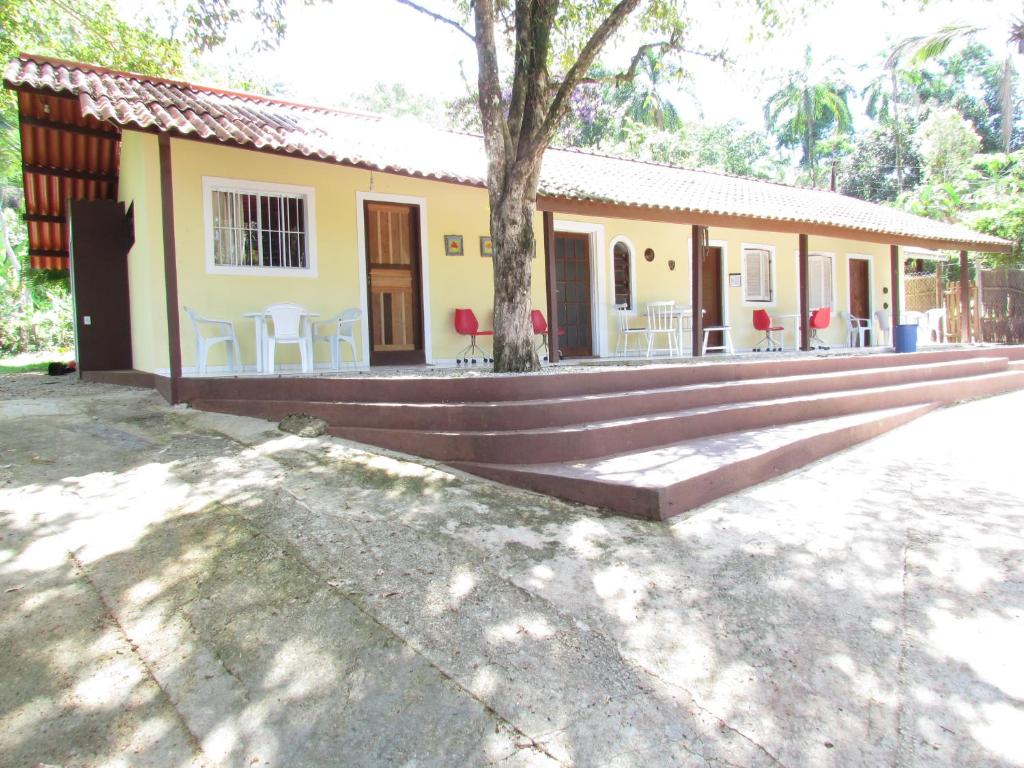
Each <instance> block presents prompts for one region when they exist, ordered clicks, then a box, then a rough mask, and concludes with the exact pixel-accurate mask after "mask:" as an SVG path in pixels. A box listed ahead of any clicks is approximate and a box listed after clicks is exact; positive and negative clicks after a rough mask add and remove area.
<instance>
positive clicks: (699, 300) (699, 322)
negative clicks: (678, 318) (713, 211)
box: [690, 224, 708, 357]
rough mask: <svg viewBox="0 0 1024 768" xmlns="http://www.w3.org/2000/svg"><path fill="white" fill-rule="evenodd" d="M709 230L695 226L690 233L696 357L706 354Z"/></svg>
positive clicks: (692, 308)
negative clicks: (705, 279) (705, 277)
mask: <svg viewBox="0 0 1024 768" xmlns="http://www.w3.org/2000/svg"><path fill="white" fill-rule="evenodd" d="M707 243H708V228H707V227H702V226H701V225H699V224H694V225H693V228H692V229H691V231H690V309H691V319H690V327H691V328H693V334H692V336H691V338H692V347H691V351H692V353H693V356H694V357H700V356H701V355H703V354H704V345H703V340H704V313H703V312H702V311H701V309H702V308H703V306H704V253H705V251H706V248H707Z"/></svg>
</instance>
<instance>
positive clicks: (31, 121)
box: [18, 115, 121, 141]
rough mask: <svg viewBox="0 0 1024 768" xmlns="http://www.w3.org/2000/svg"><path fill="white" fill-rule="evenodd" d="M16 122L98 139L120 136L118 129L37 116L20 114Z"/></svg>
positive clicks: (115, 139) (118, 137)
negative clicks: (93, 126) (104, 128)
mask: <svg viewBox="0 0 1024 768" xmlns="http://www.w3.org/2000/svg"><path fill="white" fill-rule="evenodd" d="M18 122H20V123H21V124H22V125H29V126H32V127H34V128H45V129H47V130H50V131H67V132H68V133H77V134H79V135H82V136H93V137H95V138H98V139H109V140H110V141H118V140H119V139H120V138H121V133H120V131H106V130H103V129H102V128H91V127H89V126H88V125H75V124H73V123H59V122H57V121H56V120H43V119H41V118H38V117H28V116H25V115H22V116H21V117H20V118H19V120H18Z"/></svg>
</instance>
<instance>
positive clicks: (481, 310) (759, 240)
mask: <svg viewBox="0 0 1024 768" xmlns="http://www.w3.org/2000/svg"><path fill="white" fill-rule="evenodd" d="M129 135H130V134H126V136H129ZM135 136H137V137H138V138H133V139H132V140H131V141H130V142H126V146H125V149H126V153H127V154H126V160H127V159H129V158H135V157H139V158H140V159H139V160H138V161H135V160H132V161H131V163H128V162H125V163H124V164H123V166H124V168H125V169H126V171H127V172H126V173H125V174H124V175H123V179H124V180H123V182H122V189H123V190H125V193H126V194H127V192H128V190H135V189H140V190H142V189H144V190H145V193H146V194H147V195H149V196H150V197H152V194H153V192H154V191H155V194H156V197H155V198H154V199H153V203H154V205H151V206H149V210H147V211H145V213H144V214H143V212H142V211H140V215H139V217H138V219H137V220H138V221H141V220H142V219H143V218H144V219H145V222H146V224H145V225H143V226H139V229H138V239H139V241H140V242H142V241H148V243H149V247H148V248H144V249H140V246H139V245H137V246H136V249H135V251H133V254H136V255H134V256H133V260H134V261H139V262H140V263H139V264H138V265H136V271H137V272H138V273H139V274H138V277H137V278H136V277H133V283H132V287H133V322H134V314H135V312H136V304H139V312H140V313H141V312H142V309H143V307H144V306H148V307H150V308H152V307H153V306H155V305H156V304H158V303H159V311H155V310H154V311H153V312H151V313H150V316H147V321H148V322H149V325H148V326H147V325H146V323H145V322H143V323H140V324H139V327H138V328H135V327H134V325H133V343H134V342H135V340H136V339H138V343H139V344H144V343H145V342H146V340H147V339H150V338H153V337H154V336H159V334H160V333H166V328H165V327H166V323H162V324H161V323H160V317H161V313H162V312H163V305H162V303H161V302H162V296H163V293H162V282H163V281H162V272H159V271H156V270H151V272H153V273H155V277H154V274H150V275H149V279H148V280H146V279H144V276H145V273H144V272H143V270H142V266H143V265H148V266H149V267H151V268H152V267H154V266H155V265H157V264H158V262H159V257H160V248H159V242H160V240H159V234H160V231H159V187H158V179H159V176H158V174H156V173H155V172H150V170H151V168H155V163H156V141H155V139H153V138H152V137H150V136H147V135H142V134H136V135H135ZM143 150H145V151H144V152H143ZM140 168H145V169H146V172H145V173H142V172H140V170H139V169H140ZM172 168H173V180H174V209H175V237H176V245H177V258H178V292H179V303H180V304H182V305H189V306H192V307H194V308H195V309H196V310H198V311H199V312H200V313H202V314H206V315H209V316H212V317H217V318H223V319H228V320H231V321H233V322H234V323H235V329H236V333H237V335H238V338H239V340H240V345H241V349H242V362H243V364H244V365H246V366H248V367H251V366H253V365H254V363H255V342H254V328H253V321H252V320H251V319H247V318H245V317H243V315H244V314H245V313H247V312H253V311H256V310H259V309H262V308H263V307H265V306H267V305H269V304H272V303H276V302H295V303H298V304H301V305H303V306H304V307H306V308H307V309H308V310H309V311H311V312H316V313H318V314H319V315H320V317H321V318H327V317H329V316H331V315H333V314H335V313H336V312H339V311H341V310H342V309H345V308H348V307H360V306H365V282H364V281H363V280H361V279H360V261H361V260H362V259H363V254H362V253H361V252H360V249H359V246H358V238H357V231H358V223H359V218H360V217H361V216H362V210H361V205H360V204H359V203H358V199H359V198H358V197H357V193H363V194H365V195H369V196H383V197H385V198H386V196H389V195H393V196H401V197H404V198H413V199H415V201H419V202H421V204H423V205H425V210H426V227H425V240H424V245H423V264H424V280H425V282H426V283H427V291H426V293H425V295H424V304H425V311H426V313H427V317H428V324H429V328H428V329H426V335H427V338H428V339H429V348H428V360H429V359H432V360H434V361H435V362H445V361H450V360H451V359H452V358H453V357H454V356H455V353H456V352H457V351H458V350H459V349H460V348H461V347H462V346H464V344H465V340H464V339H463V338H462V337H459V336H457V335H456V334H455V333H454V331H453V329H452V310H453V309H454V308H455V307H470V308H472V309H473V310H474V311H475V312H476V314H477V317H478V318H479V320H480V323H481V326H482V327H484V328H490V327H491V320H492V318H491V303H492V290H493V289H492V280H493V274H492V269H493V265H492V260H491V259H489V258H482V257H481V256H480V255H479V238H480V236H482V235H486V234H487V233H488V228H489V226H488V213H487V196H486V192H485V191H484V190H482V189H479V188H475V187H468V186H462V185H456V184H446V183H442V182H437V181H428V180H423V179H412V178H407V177H404V176H398V175H393V174H384V173H372V174H371V172H369V171H365V170H359V169H354V168H346V167H342V166H337V165H333V164H330V163H323V162H318V161H312V160H304V159H298V158H290V157H283V156H278V155H273V154H269V153H260V152H252V151H248V150H242V149H236V148H231V147H224V146H218V145H214V144H209V143H203V142H197V141H187V140H172ZM130 176H131V177H132V178H129V177H130ZM204 176H210V177H219V178H227V179H234V180H250V181H256V182H263V183H279V184H290V185H297V186H304V187H310V188H312V189H313V191H314V195H315V207H314V210H315V221H316V231H315V232H314V233H313V237H314V242H315V249H316V276H315V277H311V276H302V275H285V276H267V275H242V274H231V275H224V274H209V273H208V272H207V268H206V253H205V247H206V246H205V235H204V221H205V219H204V216H205V213H204V210H203V207H204V202H203V194H202V180H203V177H204ZM135 177H138V178H135ZM150 187H153V188H154V189H152V190H151V189H150ZM136 194H137V195H138V194H142V192H141V191H140V192H139V193H136ZM555 220H556V229H574V228H575V229H577V230H578V229H580V228H581V226H582V227H583V228H588V227H589V228H590V229H593V230H595V231H594V234H593V237H595V238H599V239H600V245H599V247H597V248H595V249H594V254H593V258H595V259H596V260H597V263H596V265H595V269H596V271H597V272H598V273H600V279H599V281H598V282H599V283H601V284H603V289H604V295H603V299H604V301H603V306H602V307H601V313H602V314H601V320H600V321H599V326H600V329H599V330H597V331H596V332H595V346H596V349H595V352H596V353H599V354H600V353H602V352H604V353H607V354H614V350H615V347H616V337H617V329H616V325H615V318H614V315H613V314H612V313H611V311H610V308H611V305H612V303H613V301H614V281H613V277H612V264H611V249H612V243H613V242H614V241H615V239H617V238H618V237H625V238H627V239H628V240H629V241H630V243H631V244H632V246H633V248H634V249H635V250H636V251H637V252H636V253H635V254H634V267H635V269H634V274H633V280H634V282H635V285H636V295H637V304H638V307H639V308H640V310H641V312H642V309H643V307H644V306H645V305H646V304H647V302H649V301H655V300H659V299H674V300H676V301H677V302H678V303H680V304H686V305H688V304H689V303H690V255H689V254H690V227H688V226H684V225H675V224H658V223H649V222H640V221H630V220H624V219H600V218H590V217H580V216H561V215H558V214H556V216H555ZM535 232H536V236H537V242H538V251H539V254H538V258H537V259H536V260H535V261H534V270H533V291H532V292H533V305H534V306H535V307H537V308H539V309H542V310H546V299H545V279H544V260H543V252H542V243H543V232H542V223H541V216H540V214H538V215H537V217H536V221H535ZM447 234H460V235H462V236H463V238H464V245H465V253H464V255H462V256H455V257H453V256H446V255H445V253H444V236H445V235H447ZM710 239H711V241H712V243H713V244H721V245H723V246H724V248H725V254H726V264H725V267H724V270H723V271H724V273H725V274H724V280H725V282H726V288H725V296H726V304H725V314H726V321H727V322H728V323H729V324H730V325H731V326H732V333H733V341H734V343H735V345H736V347H737V349H738V350H742V349H744V348H750V346H752V345H753V344H754V343H755V342H756V341H757V340H758V339H759V338H760V334H758V333H756V332H755V331H754V330H753V326H752V322H751V314H752V310H753V308H754V307H753V306H750V305H746V304H744V302H743V300H742V290H741V289H740V288H730V287H728V275H729V274H730V273H739V272H741V268H740V262H741V253H742V246H743V244H757V245H767V246H770V247H773V248H774V249H775V270H776V278H775V285H776V291H775V298H774V301H773V302H771V303H770V304H767V305H760V304H759V305H757V306H764V307H765V308H766V309H768V311H769V313H770V314H773V315H779V314H791V313H796V311H797V288H796V286H797V279H796V275H797V262H796V255H795V254H796V249H797V236H796V235H790V234H778V233H767V232H757V231H744V230H731V229H721V228H712V229H711V231H710ZM647 248H651V249H653V250H654V252H655V260H654V261H653V262H650V263H648V262H647V261H645V260H644V258H643V252H644V250H645V249H647ZM810 248H811V251H812V252H828V253H832V254H834V258H833V270H834V275H835V279H834V291H835V309H836V313H835V314H834V315H833V321H832V325H831V327H830V328H829V330H828V331H827V332H826V333H824V334H822V336H823V338H824V339H826V340H827V341H828V342H830V343H832V344H833V345H837V346H839V345H843V344H845V343H846V329H845V323H844V321H843V320H842V319H841V317H840V316H839V314H838V312H839V311H840V310H841V311H848V309H849V291H848V259H849V255H850V254H860V255H864V256H869V257H871V259H872V264H871V280H872V310H873V311H874V310H877V309H881V308H882V307H883V304H884V303H885V302H887V301H888V300H889V295H888V294H883V293H882V288H883V286H888V283H889V279H888V278H889V251H888V247H887V246H884V245H873V244H869V243H860V242H856V241H846V240H837V239H833V238H819V237H812V238H811V239H810ZM143 253H145V254H148V255H149V256H148V257H147V258H145V259H142V258H141V255H142V254H143ZM154 258H156V261H154ZM670 260H673V261H675V269H674V270H670V269H669V261H670ZM133 263H134V262H133ZM156 278H159V284H157V282H156ZM137 281H138V282H139V283H140V284H141V285H143V287H144V288H145V290H144V291H143V292H142V293H143V295H145V296H146V297H149V296H151V295H153V292H154V286H156V287H159V289H160V292H159V295H158V296H155V299H157V300H159V301H154V300H150V299H149V298H145V299H144V298H141V297H140V296H139V295H136V291H135V287H136V282H137ZM597 288H598V284H597V283H595V285H594V298H593V300H594V301H595V302H597V301H599V299H598V296H597ZM179 312H181V307H180V306H179ZM180 317H181V331H182V339H181V346H182V364H183V367H184V368H185V369H186V370H188V369H190V368H193V367H194V366H195V364H196V361H195V353H194V345H195V342H194V335H193V330H192V327H191V323H190V322H189V320H188V318H187V317H186V316H185V315H184V313H183V312H181V315H180ZM790 322H791V323H792V321H790ZM365 332H366V322H365V319H364V321H363V323H362V326H361V328H360V330H359V332H358V335H359V339H358V342H359V343H358V344H357V346H362V344H363V339H362V336H363V335H364V334H365ZM791 340H792V334H791V333H787V343H791ZM149 346H152V347H153V349H154V350H156V354H158V355H159V354H161V353H160V349H161V347H160V345H159V344H158V343H157V342H156V341H154V343H153V344H151V345H149ZM164 346H165V345H164ZM137 348H138V347H137ZM315 355H316V363H317V364H318V365H319V366H325V365H326V364H327V363H328V361H329V352H328V350H327V348H326V346H325V345H317V349H316V352H315ZM141 357H143V355H140V358H141ZM160 359H161V360H162V365H163V366H166V354H165V353H163V354H162V357H161V358H160ZM279 359H280V361H281V362H282V363H285V364H288V363H291V364H295V363H297V362H298V354H297V350H296V349H295V348H294V347H284V348H282V349H281V352H280V353H279ZM360 360H361V362H362V363H363V364H365V360H366V358H365V354H364V353H363V352H362V351H361V352H360ZM143 362H146V364H148V365H157V366H158V367H159V365H160V364H161V363H159V362H157V363H154V362H150V361H143ZM225 363H226V360H225V358H224V354H223V347H221V348H220V349H215V351H214V352H213V354H212V355H211V359H210V365H211V366H219V365H224V364H225Z"/></svg>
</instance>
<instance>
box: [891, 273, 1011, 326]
mask: <svg viewBox="0 0 1024 768" xmlns="http://www.w3.org/2000/svg"><path fill="white" fill-rule="evenodd" d="M915 279H917V278H915ZM929 279H930V280H931V282H932V283H933V284H934V278H929ZM977 279H978V281H979V282H980V285H981V290H980V293H981V301H978V293H979V289H978V285H977V284H976V283H971V285H970V307H971V313H970V317H969V318H968V322H969V323H970V328H971V339H972V340H973V341H987V342H992V343H996V344H1021V343H1024V270H1022V269H981V270H978V278H977ZM933 290H934V289H933ZM943 305H944V306H945V308H946V323H947V326H946V327H947V330H948V331H949V338H950V340H951V341H959V340H960V339H961V338H962V337H961V335H960V329H961V327H962V325H961V324H962V318H961V317H960V306H961V305H960V283H959V282H952V281H951V282H948V283H946V289H945V291H944V293H943ZM907 309H916V307H911V306H910V304H909V300H908V304H907ZM919 311H921V310H919Z"/></svg>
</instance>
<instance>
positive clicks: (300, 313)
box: [263, 304, 313, 373]
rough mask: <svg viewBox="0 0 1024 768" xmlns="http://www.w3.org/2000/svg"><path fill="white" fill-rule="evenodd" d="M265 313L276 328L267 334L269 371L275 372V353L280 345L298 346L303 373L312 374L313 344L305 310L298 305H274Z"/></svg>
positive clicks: (264, 311)
mask: <svg viewBox="0 0 1024 768" xmlns="http://www.w3.org/2000/svg"><path fill="white" fill-rule="evenodd" d="M263 313H264V316H265V317H267V318H269V319H270V322H271V323H272V324H273V326H274V330H273V332H272V333H268V334H267V370H268V371H269V372H270V373H273V372H274V352H275V349H276V348H277V345H278V344H297V345H298V347H299V359H300V360H301V361H302V372H303V373H310V372H311V371H312V370H313V366H312V364H311V363H312V360H313V343H312V335H311V334H310V332H309V331H310V327H309V323H308V322H307V321H306V319H305V317H304V314H305V310H304V309H303V308H302V307H300V306H299V305H298V304H272V305H271V306H269V307H267V308H266V309H265V310H263Z"/></svg>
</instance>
